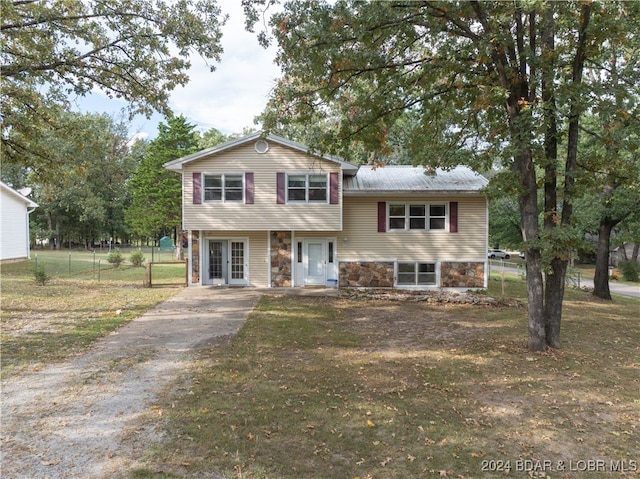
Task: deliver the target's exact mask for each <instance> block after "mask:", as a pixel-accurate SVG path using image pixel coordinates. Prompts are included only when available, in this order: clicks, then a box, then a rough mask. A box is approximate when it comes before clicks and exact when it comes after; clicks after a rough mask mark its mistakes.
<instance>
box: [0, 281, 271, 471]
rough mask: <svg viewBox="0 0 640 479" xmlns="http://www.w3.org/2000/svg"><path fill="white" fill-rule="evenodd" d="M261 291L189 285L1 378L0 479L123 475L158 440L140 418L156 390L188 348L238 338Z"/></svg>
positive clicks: (177, 367)
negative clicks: (93, 338)
mask: <svg viewBox="0 0 640 479" xmlns="http://www.w3.org/2000/svg"><path fill="white" fill-rule="evenodd" d="M259 296H260V293H259V292H258V291H256V290H250V289H214V288H210V287H195V288H188V289H185V290H183V291H181V292H180V293H178V294H177V295H176V296H174V297H173V298H172V299H170V300H168V301H166V302H164V303H162V304H160V305H159V306H157V307H156V308H155V309H153V310H151V311H149V312H147V313H146V314H144V315H143V316H141V317H139V318H137V319H135V320H134V321H132V322H131V323H129V324H127V325H126V326H124V327H122V328H120V329H118V330H117V331H115V332H114V333H112V334H110V335H109V336H107V337H105V338H103V339H102V340H100V341H98V342H97V343H96V344H95V345H94V346H93V347H92V348H91V349H90V350H89V351H87V352H86V353H84V354H82V355H80V356H78V357H76V358H75V359H73V360H71V361H69V362H66V363H63V364H54V365H50V366H45V367H43V368H41V369H40V370H39V371H36V372H32V373H29V374H26V375H22V376H19V377H11V378H9V379H8V380H6V381H4V382H3V383H2V443H1V444H2V470H1V473H2V477H3V478H7V479H8V478H29V479H33V478H49V479H55V478H64V479H69V478H83V479H84V478H104V477H123V476H125V475H126V473H127V471H130V470H131V468H132V467H135V465H136V464H137V460H139V459H140V458H141V455H142V454H143V452H144V449H145V447H146V446H148V445H149V442H150V441H152V440H153V439H154V438H157V437H158V436H157V433H158V432H157V431H154V430H153V427H152V426H151V425H149V421H143V417H144V415H145V414H147V415H148V414H149V413H150V412H151V413H155V411H154V402H155V401H156V398H157V397H158V394H159V393H160V392H161V391H162V389H163V387H166V386H167V385H169V384H170V383H171V382H172V381H174V380H175V379H176V378H177V376H178V375H179V374H180V372H181V371H182V370H183V368H184V367H185V366H186V365H187V364H188V363H189V361H190V358H191V356H190V353H191V351H193V350H194V349H196V348H198V347H199V346H202V345H206V344H211V343H213V342H215V338H217V337H220V336H226V335H230V334H235V333H236V332H237V331H238V329H239V328H240V326H241V324H242V322H243V321H244V320H245V318H246V317H247V315H248V313H249V312H250V311H251V310H252V309H253V308H254V306H255V304H256V302H257V300H258V298H259ZM87 301H90V298H87ZM157 413H158V414H160V413H161V411H157Z"/></svg>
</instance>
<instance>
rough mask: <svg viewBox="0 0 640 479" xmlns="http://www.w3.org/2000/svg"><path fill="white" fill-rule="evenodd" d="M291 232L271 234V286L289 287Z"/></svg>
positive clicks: (291, 260)
mask: <svg viewBox="0 0 640 479" xmlns="http://www.w3.org/2000/svg"><path fill="white" fill-rule="evenodd" d="M292 256H293V255H292V251H291V231H272V232H271V286H273V287H275V288H277V287H290V286H291V284H292V282H291V274H292V265H293V258H292Z"/></svg>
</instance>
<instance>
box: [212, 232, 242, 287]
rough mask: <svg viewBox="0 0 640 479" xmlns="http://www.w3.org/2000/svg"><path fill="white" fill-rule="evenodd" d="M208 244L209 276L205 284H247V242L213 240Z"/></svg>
mask: <svg viewBox="0 0 640 479" xmlns="http://www.w3.org/2000/svg"><path fill="white" fill-rule="evenodd" d="M208 243H209V247H208V250H207V252H208V258H207V263H208V268H207V271H208V275H207V277H206V278H205V279H206V282H205V284H218V285H224V284H230V285H245V284H247V266H248V262H247V252H246V242H245V241H243V240H226V239H215V240H214V239H212V240H209V241H208Z"/></svg>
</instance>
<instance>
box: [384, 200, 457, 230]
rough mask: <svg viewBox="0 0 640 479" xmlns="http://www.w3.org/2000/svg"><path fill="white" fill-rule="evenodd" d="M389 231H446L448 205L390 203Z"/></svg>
mask: <svg viewBox="0 0 640 479" xmlns="http://www.w3.org/2000/svg"><path fill="white" fill-rule="evenodd" d="M388 224H389V230H396V231H398V230H405V231H409V230H418V231H420V230H421V231H445V230H446V229H447V205H446V204H444V203H433V204H429V203H408V204H404V203H390V204H389V221H388Z"/></svg>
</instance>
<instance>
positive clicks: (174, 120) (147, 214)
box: [126, 116, 200, 238]
mask: <svg viewBox="0 0 640 479" xmlns="http://www.w3.org/2000/svg"><path fill="white" fill-rule="evenodd" d="M199 145H200V143H199V136H198V133H197V132H196V131H195V126H194V125H191V124H189V123H187V120H186V119H185V118H184V117H183V116H178V117H169V118H168V119H167V123H166V124H165V123H160V125H158V136H157V137H156V138H155V139H154V140H152V141H151V142H150V143H149V145H148V147H147V148H146V152H145V155H144V157H143V158H142V161H141V162H140V165H139V166H138V168H137V169H136V172H135V174H134V176H133V179H132V181H131V194H132V199H133V201H132V204H131V206H130V207H129V208H128V209H127V211H126V221H127V224H128V225H130V227H131V229H132V230H133V232H134V233H136V234H137V235H139V236H141V237H149V238H159V237H160V236H163V235H165V234H167V233H169V232H172V231H173V230H175V229H176V228H178V227H179V226H180V225H181V223H182V183H181V181H180V176H179V175H176V174H175V173H174V172H173V171H169V170H167V169H165V168H164V166H163V165H164V164H165V163H166V162H168V161H171V160H175V159H176V158H180V157H182V156H185V155H188V154H190V153H193V152H194V151H197V150H199V149H200V146H199Z"/></svg>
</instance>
